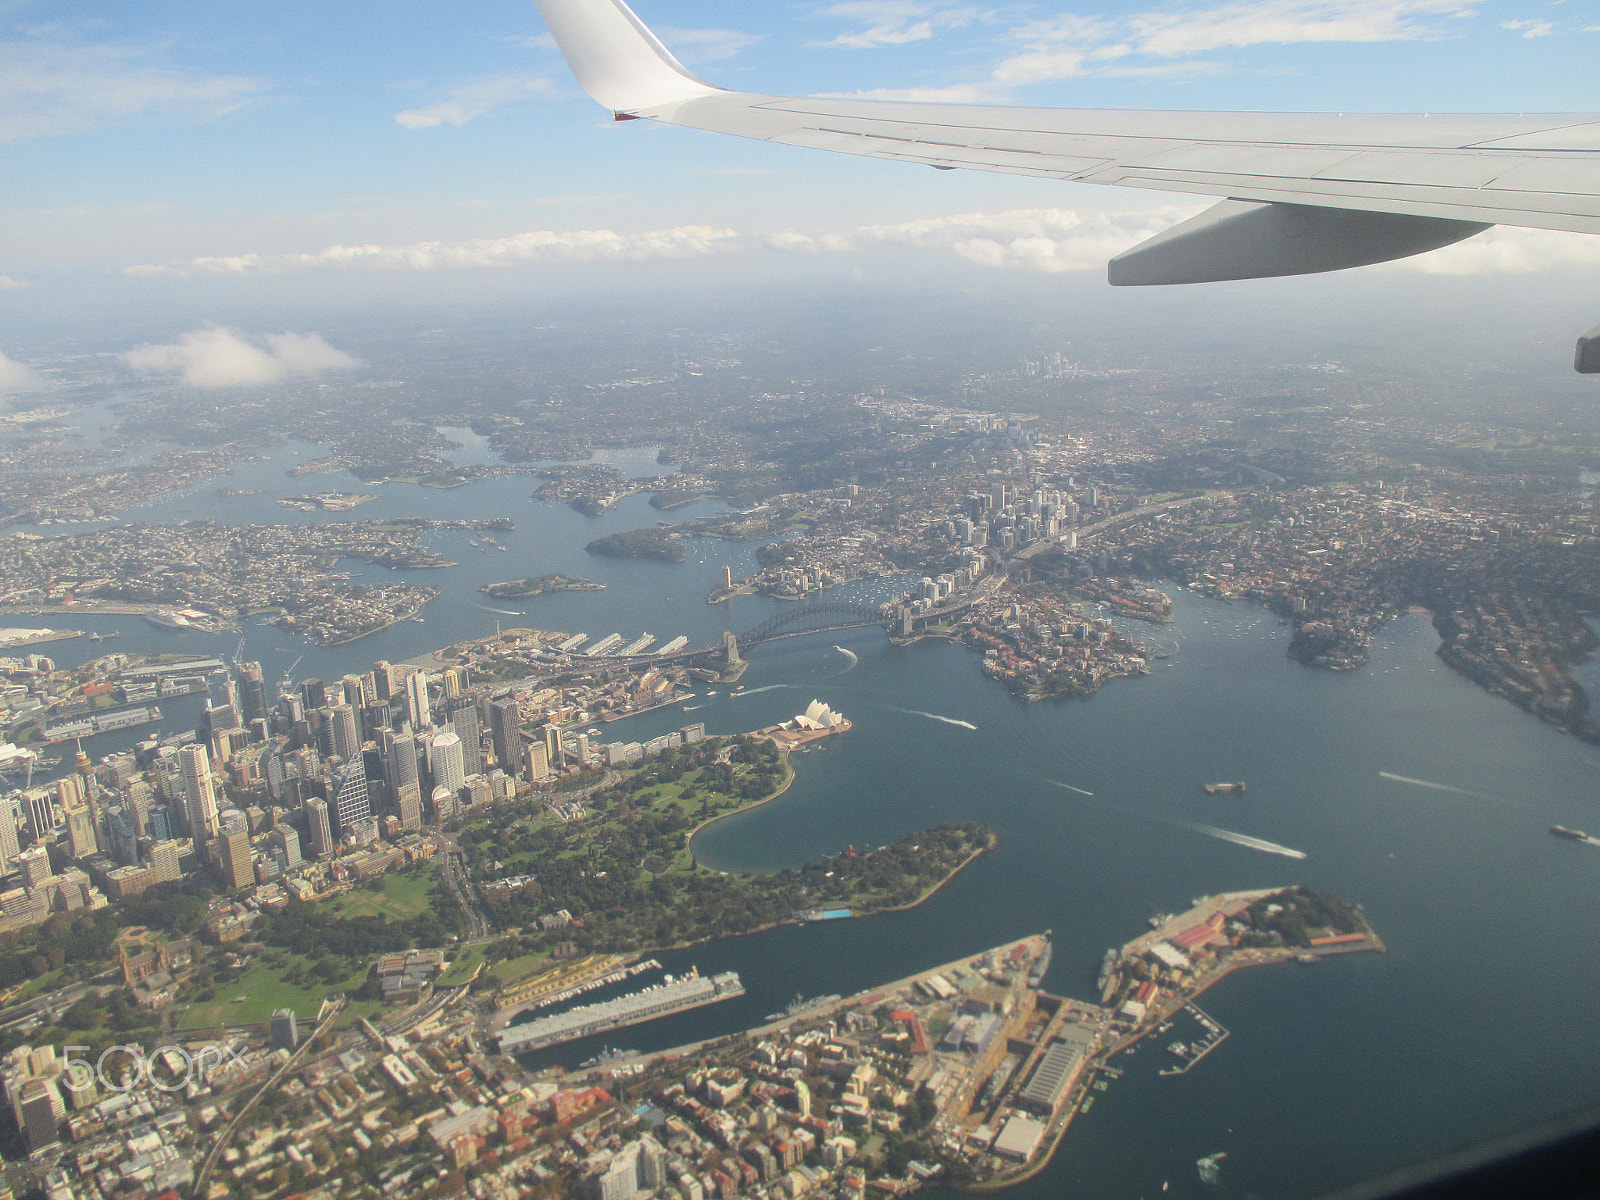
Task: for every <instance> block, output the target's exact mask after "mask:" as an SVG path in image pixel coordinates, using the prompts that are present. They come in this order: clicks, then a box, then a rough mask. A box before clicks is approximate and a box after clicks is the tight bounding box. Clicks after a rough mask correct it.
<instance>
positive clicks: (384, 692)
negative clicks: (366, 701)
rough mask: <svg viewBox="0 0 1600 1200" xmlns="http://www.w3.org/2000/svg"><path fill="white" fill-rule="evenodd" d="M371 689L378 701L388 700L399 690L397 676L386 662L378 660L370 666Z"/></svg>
mask: <svg viewBox="0 0 1600 1200" xmlns="http://www.w3.org/2000/svg"><path fill="white" fill-rule="evenodd" d="M372 687H373V693H372V694H373V695H374V696H375V697H376V698H377V699H379V700H388V699H390V698H391V697H393V696H394V695H395V693H397V692H398V691H399V690H400V682H399V676H398V675H397V673H396V672H395V669H394V668H393V667H392V666H390V665H389V663H388V660H386V659H382V658H380V659H379V660H378V661H377V662H375V663H373V664H372Z"/></svg>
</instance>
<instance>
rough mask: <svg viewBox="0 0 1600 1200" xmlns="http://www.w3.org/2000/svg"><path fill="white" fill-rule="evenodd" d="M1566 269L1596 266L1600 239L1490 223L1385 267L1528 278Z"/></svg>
mask: <svg viewBox="0 0 1600 1200" xmlns="http://www.w3.org/2000/svg"><path fill="white" fill-rule="evenodd" d="M1572 266H1600V237H1596V236H1594V235H1593V234H1588V233H1560V232H1557V231H1555V230H1551V229H1515V228H1512V227H1511V226H1509V225H1496V226H1495V227H1494V228H1493V229H1490V230H1488V231H1486V232H1484V233H1480V234H1478V236H1477V237H1472V238H1468V239H1467V240H1466V241H1464V242H1457V243H1456V244H1455V245H1453V246H1446V247H1444V248H1443V249H1442V250H1435V251H1433V252H1432V253H1430V254H1419V255H1417V256H1416V257H1415V258H1407V259H1401V260H1400V261H1399V262H1397V263H1391V264H1388V269H1390V270H1405V271H1421V272H1422V273H1423V274H1426V275H1528V274H1532V273H1533V272H1535V271H1552V270H1560V269H1561V268H1564V267H1572Z"/></svg>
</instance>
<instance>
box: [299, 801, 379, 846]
mask: <svg viewBox="0 0 1600 1200" xmlns="http://www.w3.org/2000/svg"><path fill="white" fill-rule="evenodd" d="M362 790H363V791H365V788H363V789H362ZM303 807H304V808H305V814H306V831H307V833H309V834H310V837H311V853H312V854H313V855H315V856H316V857H317V858H321V857H323V856H324V855H327V854H332V853H333V846H334V841H333V828H332V825H331V823H330V822H329V820H328V802H327V801H326V800H324V799H322V798H321V797H320V796H312V797H311V798H310V799H309V800H307V801H306V802H305V805H304V806H303Z"/></svg>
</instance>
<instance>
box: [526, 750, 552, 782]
mask: <svg viewBox="0 0 1600 1200" xmlns="http://www.w3.org/2000/svg"><path fill="white" fill-rule="evenodd" d="M528 778H529V779H531V780H533V782H535V783H538V782H540V781H541V780H544V779H549V778H550V752H549V751H548V750H546V749H545V748H544V743H543V742H534V743H532V744H531V745H530V746H529V747H528Z"/></svg>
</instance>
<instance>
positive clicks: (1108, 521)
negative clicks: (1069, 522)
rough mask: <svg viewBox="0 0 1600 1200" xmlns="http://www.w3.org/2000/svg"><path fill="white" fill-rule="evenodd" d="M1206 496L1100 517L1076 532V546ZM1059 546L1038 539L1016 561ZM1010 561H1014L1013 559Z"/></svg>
mask: <svg viewBox="0 0 1600 1200" xmlns="http://www.w3.org/2000/svg"><path fill="white" fill-rule="evenodd" d="M1209 498H1210V497H1207V496H1180V497H1178V498H1177V499H1175V500H1163V501H1161V502H1160V503H1159V504H1142V505H1140V506H1139V507H1137V508H1130V509H1128V510H1127V511H1126V512H1119V513H1113V514H1112V515H1111V516H1109V517H1102V518H1101V519H1100V520H1098V521H1096V522H1095V523H1094V524H1093V525H1084V526H1082V527H1081V528H1079V530H1078V544H1079V545H1080V546H1081V545H1082V544H1083V542H1084V539H1086V538H1092V537H1098V536H1099V535H1100V534H1102V533H1104V532H1105V531H1106V530H1108V529H1114V528H1116V527H1117V526H1118V525H1128V524H1131V523H1132V522H1134V521H1141V520H1143V519H1144V518H1146V517H1152V516H1155V515H1156V514H1157V513H1164V512H1172V511H1174V510H1176V509H1180V508H1187V507H1188V506H1189V505H1191V504H1198V503H1200V501H1202V500H1206V499H1209ZM1060 544H1061V539H1060V538H1040V539H1039V540H1038V541H1037V542H1035V543H1033V545H1031V546H1029V547H1028V548H1027V549H1025V550H1020V551H1018V552H1017V554H1016V558H1017V559H1029V558H1032V557H1033V556H1034V555H1036V554H1043V553H1044V552H1045V551H1046V550H1049V549H1052V548H1054V547H1057V546H1059V545H1060ZM1012 561H1016V559H1013V560H1012Z"/></svg>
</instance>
